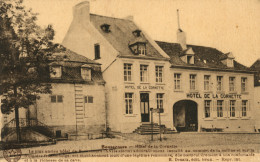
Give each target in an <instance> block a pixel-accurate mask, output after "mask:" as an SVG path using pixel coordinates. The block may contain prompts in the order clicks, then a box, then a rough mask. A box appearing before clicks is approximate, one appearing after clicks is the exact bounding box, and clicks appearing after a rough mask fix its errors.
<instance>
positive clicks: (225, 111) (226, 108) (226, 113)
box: [223, 100, 230, 117]
mask: <svg viewBox="0 0 260 162" xmlns="http://www.w3.org/2000/svg"><path fill="white" fill-rule="evenodd" d="M229 102H230V101H229V100H224V102H223V117H230V107H229Z"/></svg>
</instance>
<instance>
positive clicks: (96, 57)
mask: <svg viewBox="0 0 260 162" xmlns="http://www.w3.org/2000/svg"><path fill="white" fill-rule="evenodd" d="M94 50H95V60H97V59H100V58H101V57H100V45H99V44H95V45H94Z"/></svg>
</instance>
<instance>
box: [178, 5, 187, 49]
mask: <svg viewBox="0 0 260 162" xmlns="http://www.w3.org/2000/svg"><path fill="white" fill-rule="evenodd" d="M177 20H178V30H177V42H178V43H179V44H180V45H181V47H182V50H186V49H187V45H186V33H185V32H184V31H182V30H181V27H180V16H179V9H177Z"/></svg>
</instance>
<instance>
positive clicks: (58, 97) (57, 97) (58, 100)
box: [51, 95, 63, 103]
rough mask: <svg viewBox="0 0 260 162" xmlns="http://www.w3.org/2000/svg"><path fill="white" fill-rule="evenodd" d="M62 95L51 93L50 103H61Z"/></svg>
mask: <svg viewBox="0 0 260 162" xmlns="http://www.w3.org/2000/svg"><path fill="white" fill-rule="evenodd" d="M62 102H63V96H62V95H51V103H62Z"/></svg>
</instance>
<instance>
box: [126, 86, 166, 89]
mask: <svg viewBox="0 0 260 162" xmlns="http://www.w3.org/2000/svg"><path fill="white" fill-rule="evenodd" d="M125 89H138V90H164V87H163V86H150V85H138V86H135V85H126V86H125Z"/></svg>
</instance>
